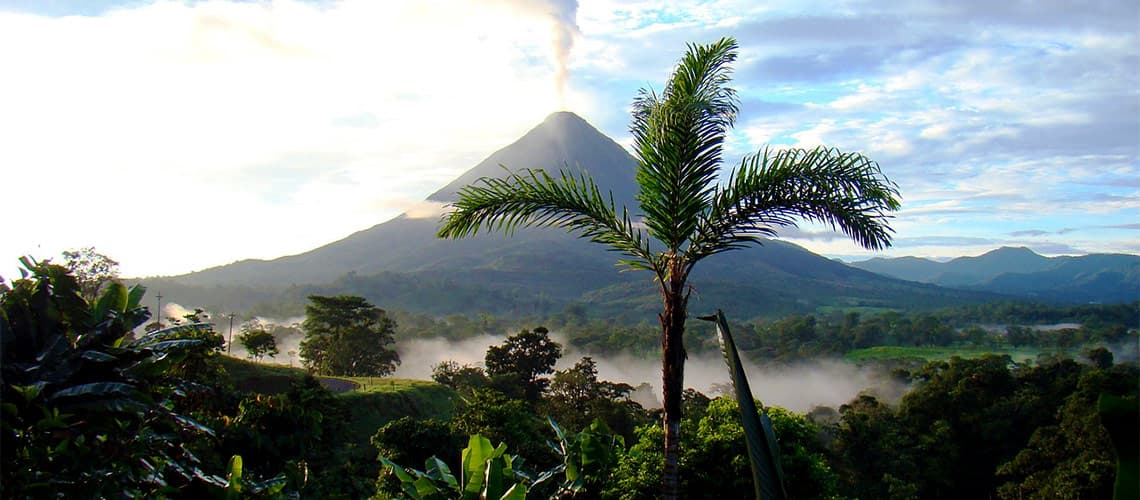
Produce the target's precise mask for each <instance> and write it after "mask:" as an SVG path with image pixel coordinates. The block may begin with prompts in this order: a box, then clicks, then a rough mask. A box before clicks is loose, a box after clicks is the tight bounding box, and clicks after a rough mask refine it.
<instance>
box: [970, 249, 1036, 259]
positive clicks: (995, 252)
mask: <svg viewBox="0 0 1140 500" xmlns="http://www.w3.org/2000/svg"><path fill="white" fill-rule="evenodd" d="M982 255H1026V256H1028V255H1036V256H1038V257H1040V254H1038V253H1037V252H1034V251H1033V250H1031V249H1030V248H1029V247H1001V248H997V249H994V250H990V251H989V252H986V253H984V254H982Z"/></svg>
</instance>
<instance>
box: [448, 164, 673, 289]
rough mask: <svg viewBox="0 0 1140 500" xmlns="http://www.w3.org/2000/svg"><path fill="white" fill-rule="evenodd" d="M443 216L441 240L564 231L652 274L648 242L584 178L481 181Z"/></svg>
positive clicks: (563, 175)
mask: <svg viewBox="0 0 1140 500" xmlns="http://www.w3.org/2000/svg"><path fill="white" fill-rule="evenodd" d="M451 206H452V208H453V210H452V211H451V212H449V213H448V214H447V215H445V216H444V218H443V225H442V226H441V227H440V229H439V234H438V235H439V236H440V237H441V238H463V237H467V236H473V235H475V234H478V232H479V231H480V230H482V229H486V230H488V231H502V232H505V233H507V234H508V235H509V234H513V233H514V231H515V230H516V229H518V228H520V227H552V226H553V227H563V228H566V229H568V230H570V231H571V232H574V233H577V234H578V236H579V237H582V238H587V239H589V240H590V241H593V242H595V243H602V244H605V245H608V246H609V247H610V248H611V249H613V250H616V251H619V252H622V253H624V254H625V255H627V256H629V257H631V259H628V260H623V261H622V262H621V263H622V264H625V265H627V266H629V267H632V268H636V269H647V270H653V271H655V269H656V267H655V260H654V257H653V255H652V254H651V252H650V250H649V240H648V238H646V237H645V236H644V235H643V234H642V232H641V230H639V229H637V228H636V227H635V226H634V224H633V221H632V219H631V218H630V216H629V211H628V210H626V209H625V208H624V207H623V208H622V214H621V216H618V215H617V210H616V209H615V204H614V199H613V194H612V193H611V194H609V196H608V197H607V196H603V195H602V193H601V190H599V189H598V187H597V185H595V184H594V181H593V180H592V179H590V178H589V177H588V176H586V175H585V174H579V175H577V176H575V175H573V174H571V173H569V172H566V171H559V177H558V178H554V177H551V176H550V175H549V174H547V173H546V172H545V171H543V170H538V169H536V170H529V169H527V170H522V171H520V172H518V173H512V174H510V175H509V176H507V177H506V178H501V179H500V178H494V177H484V178H482V179H479V180H478V181H476V182H475V183H474V184H471V185H469V186H465V187H464V188H463V189H461V190H460V191H459V200H458V201H456V202H455V203H453V204H452V205H451Z"/></svg>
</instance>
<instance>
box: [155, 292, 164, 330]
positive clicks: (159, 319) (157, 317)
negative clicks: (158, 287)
mask: <svg viewBox="0 0 1140 500" xmlns="http://www.w3.org/2000/svg"><path fill="white" fill-rule="evenodd" d="M155 297H156V298H157V299H158V312H156V313H155V319H154V320H155V322H157V323H158V328H159V329H162V292H158V294H156V295H155Z"/></svg>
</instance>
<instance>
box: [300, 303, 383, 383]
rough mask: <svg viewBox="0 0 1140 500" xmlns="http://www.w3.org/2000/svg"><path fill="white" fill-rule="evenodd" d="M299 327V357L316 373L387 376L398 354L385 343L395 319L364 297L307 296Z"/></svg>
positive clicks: (349, 375)
mask: <svg viewBox="0 0 1140 500" xmlns="http://www.w3.org/2000/svg"><path fill="white" fill-rule="evenodd" d="M305 314H306V317H305V321H304V322H303V323H301V329H302V330H304V332H305V340H303V341H302V342H301V358H303V360H304V362H305V366H308V367H309V368H310V369H315V370H317V371H318V372H319V373H325V374H329V375H342V376H348V377H370V376H384V375H389V374H391V373H392V372H393V371H395V370H396V366H398V365H399V364H400V356H399V354H397V353H396V351H395V350H392V349H390V348H389V347H388V346H390V345H392V344H394V343H395V342H396V341H395V339H393V338H392V335H393V334H394V333H395V331H396V322H395V321H394V320H392V319H391V318H389V317H388V314H387V313H386V312H384V310H383V309H380V308H379V307H376V306H374V305H372V304H370V303H369V302H368V301H367V300H365V299H364V297H357V296H353V295H337V296H334V297H326V296H321V295H310V296H309V304H308V305H306V306H305Z"/></svg>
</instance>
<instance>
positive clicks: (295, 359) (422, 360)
mask: <svg viewBox="0 0 1140 500" xmlns="http://www.w3.org/2000/svg"><path fill="white" fill-rule="evenodd" d="M190 312H191V311H189V310H187V309H185V308H183V307H182V306H180V305H178V304H173V303H171V304H166V306H165V307H163V317H164V318H169V317H175V318H179V317H182V316H183V315H184V314H188V313H190ZM258 319H259V320H260V321H261V322H262V323H263V324H265V325H267V326H269V325H286V326H289V325H296V324H299V323H300V322H301V321H302V320H303V319H304V318H290V319H287V320H274V319H269V318H258ZM210 321H212V322H213V323H214V324H215V327H216V329H217V331H219V332H221V333H222V335H223V336H225V337H227V340H228V336H229V322H228V319H227V318H226V317H224V316H220V315H219V316H213V317H212V319H211V320H210ZM1059 326H1069V325H1059ZM233 328H234V331H233V335H234V342H233V346H232V351H230V354H231V355H233V356H237V357H243V358H244V357H247V353H246V351H245V349H244V348H243V347H242V346H241V344H240V343H239V342H238V341H237V338H236V337H237V335H238V334H239V333H240V324H239V323H236V322H235V323H234V327H233ZM1035 328H1041V327H1035ZM507 335H508V334H507V333H504V334H503V335H499V336H495V335H481V336H478V337H473V338H470V339H466V340H462V341H447V340H444V339H401V338H400V336H399V333H398V332H397V335H396V350H397V351H398V352H399V353H400V360H401V364H400V366H399V368H398V369H397V370H396V373H395V374H394V375H393V376H394V377H398V378H410V379H423V380H430V379H431V371H432V367H433V366H435V365H436V364H438V363H440V362H441V361H446V360H452V361H456V362H458V363H459V364H461V365H475V366H482V365H483V357H484V355H485V354H486V352H487V348H488V347H490V346H492V345H497V344H501V343H502V342H503V341H504V340H505V339H506V337H507ZM551 336H552V337H553V338H554V339H555V340H557V341H558V342H559V343H561V344H562V345H563V346H564V347H565V346H566V345H567V344H566V342H565V339H562V338H559V337H560V336H559V335H558V333H557V332H551ZM276 340H277V347H278V350H279V354H278V355H277V356H276V357H274V358H265V359H263V360H262V361H264V362H270V363H276V364H284V365H292V366H301V360H300V357H299V354H298V353H299V352H300V343H301V340H302V336H301V335H300V333H299V332H298V333H297V334H295V335H289V336H285V337H280V336H279V337H278V338H277V339H276ZM1113 351H1114V353H1115V354H1116V355H1117V361H1126V360H1132V359H1131V358H1135V357H1136V354H1135V351H1136V348H1135V346H1130V347H1129V348H1124V349H1113ZM583 355H585V354H584V353H578V352H573V351H564V352H563V357H562V359H560V360H559V362H558V365H557V367H556V368H557V369H565V368H569V367H571V366H573V365H574V363H576V362H577V361H578V360H579V359H580V358H581V357H582V356H583ZM590 357H592V358H593V359H594V361H595V362H597V366H598V377H599V378H601V379H603V380H609V381H613V382H624V383H627V384H630V385H632V386H634V387H638V386H642V384H648V387H640V388H639V389H638V390H637V391H635V392H634V394H633V395H632V398H633V399H634V400H636V401H637V402H639V403H641V404H642V405H643V406H646V407H660V406H661V403H660V396H661V360H660V359H649V358H639V357H634V356H630V355H626V354H621V353H617V354H613V355H604V354H590ZM744 367H745V370H746V371H747V374H748V381H749V384H750V385H751V387H752V392H753V395H754V396H756V398H757V399H759V400H760V401H762V402H763V403H764V404H765V405H768V406H782V407H784V408H787V409H789V410H792V411H797V412H806V411H809V410H811V409H812V408H813V407H815V406H820V405H822V406H830V407H832V408H836V409H838V407H839V406H840V405H842V404H844V403H847V402H848V401H850V400H851V399H852V398H854V397H855V396H857V395H858V394H859V393H860V392H868V393H871V394H874V395H876V396H877V397H879V398H880V399H882V400H885V401H890V402H894V401H897V400H898V399H899V398H901V397H902V396H903V394H905V393H906V391H907V390H908V389H909V386H908V385H907V384H905V383H902V382H900V381H898V380H895V379H892V378H891V377H889V376H888V375H887V374H885V373H883V372H881V371H880V370H876V369H872V368H866V367H858V366H855V365H853V364H850V363H845V362H843V361H838V360H822V359H821V360H812V361H805V362H800V363H796V364H792V365H775V364H772V365H763V364H757V363H752V362H748V361H747V360H746V361H745V366H744ZM729 383H730V380H729V376H728V369H727V367H726V366H725V363H724V359H723V358H722V357H721V355H720V353H719V352H710V353H705V354H701V355H695V354H694V355H690V357H689V360H688V361H687V362H686V363H685V387H687V388H693V389H696V390H698V391H700V392H703V393H705V394H706V395H708V396H718V395H721V394H723V393H726V392H727V391H728V390H729V389H730V388H731V386H730V385H728V384H729Z"/></svg>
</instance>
